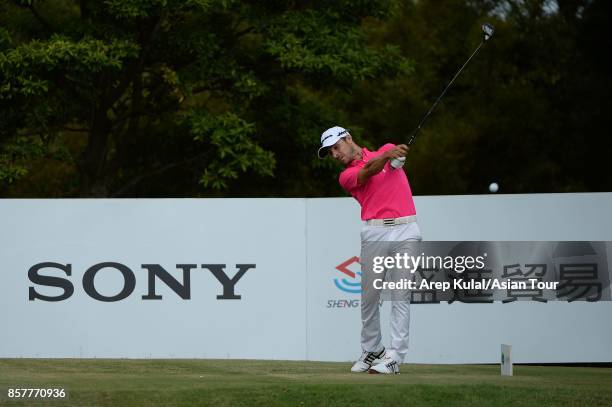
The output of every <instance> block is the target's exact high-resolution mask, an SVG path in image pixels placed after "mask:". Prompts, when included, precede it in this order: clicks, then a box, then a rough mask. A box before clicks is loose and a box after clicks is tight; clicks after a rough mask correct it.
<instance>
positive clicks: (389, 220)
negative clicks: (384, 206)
mask: <svg viewBox="0 0 612 407" xmlns="http://www.w3.org/2000/svg"><path fill="white" fill-rule="evenodd" d="M383 225H384V226H394V225H395V219H393V218H387V219H383Z"/></svg>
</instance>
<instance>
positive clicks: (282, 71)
mask: <svg viewBox="0 0 612 407" xmlns="http://www.w3.org/2000/svg"><path fill="white" fill-rule="evenodd" d="M395 5H396V2H393V1H388V0H387V1H376V2H364V1H343V2H338V3H334V2H313V3H311V4H308V5H305V4H302V3H299V2H239V1H231V0H189V1H179V0H127V1H124V0H122V1H116V0H105V1H102V2H79V3H75V2H72V1H69V0H63V1H58V2H38V1H34V2H23V1H13V2H9V3H6V4H3V6H2V7H3V8H4V9H5V10H6V13H3V16H2V17H0V25H1V26H2V27H3V28H2V30H0V109H1V110H2V112H3V117H6V118H7V120H5V121H3V122H2V123H1V124H0V145H4V144H5V143H9V140H11V139H13V138H14V137H15V136H16V135H17V134H31V135H32V136H24V137H26V139H25V140H29V143H35V140H36V138H37V137H41V138H43V139H44V140H46V144H45V148H44V149H43V151H42V152H37V153H36V154H34V149H32V151H29V152H28V151H26V150H24V151H23V153H22V156H21V160H22V161H23V162H24V166H22V167H19V168H21V169H20V170H16V168H17V167H15V165H16V164H15V162H16V161H15V160H14V159H10V160H9V159H6V158H5V159H3V161H1V162H0V165H2V167H3V171H4V173H6V174H7V175H6V176H4V177H3V178H2V179H0V188H2V185H4V191H5V193H7V194H9V195H11V194H19V193H20V192H22V189H20V188H26V185H31V182H32V180H33V179H38V178H36V176H35V175H38V174H39V173H41V172H43V171H44V173H48V174H51V173H54V172H53V171H50V170H49V168H48V165H56V166H58V167H61V168H62V170H61V171H59V170H58V172H59V173H61V174H62V176H63V177H66V179H65V180H64V181H65V185H66V188H65V189H62V188H60V189H59V190H57V191H55V192H53V193H52V194H53V196H130V195H132V196H158V195H159V196H167V195H178V196H193V195H205V194H213V195H215V194H219V193H228V194H235V193H236V190H240V191H242V193H243V194H251V193H252V192H251V190H255V189H254V188H255V186H256V185H257V184H258V183H260V182H262V180H265V179H267V180H268V181H263V182H264V183H268V182H269V183H270V184H268V185H267V186H266V189H269V190H272V189H273V188H274V185H277V186H278V185H284V183H285V179H284V178H285V177H286V174H287V172H289V173H296V172H299V173H301V176H303V177H304V178H312V177H313V171H314V174H317V173H319V172H323V173H325V174H327V176H332V175H333V174H334V173H335V170H336V168H335V167H334V166H333V165H330V164H328V163H325V164H324V165H322V166H318V167H314V168H312V165H310V162H311V160H312V158H311V157H312V156H313V148H314V146H315V145H316V139H317V138H318V134H319V133H320V131H321V129H322V128H324V127H325V126H327V125H328V124H329V123H330V122H332V121H334V120H337V118H338V117H339V113H340V112H341V111H342V104H343V103H344V100H345V99H346V95H349V94H350V91H351V89H352V88H353V87H354V86H355V84H358V83H359V82H362V81H367V80H378V79H379V78H383V77H396V76H398V75H404V74H406V73H408V72H410V69H411V65H410V63H409V62H408V60H407V59H406V58H404V57H403V56H402V55H401V54H400V52H399V49H398V48H397V47H394V46H393V45H391V44H389V46H385V47H380V48H379V49H376V48H374V47H369V46H368V45H367V38H366V36H365V34H364V29H363V21H364V19H373V18H384V17H388V16H390V15H392V13H393V10H394V9H396V6H395ZM338 92H340V93H339V95H340V96H339V97H338V98H335V97H334V98H331V97H330V96H331V95H338ZM336 99H337V100H336ZM302 108H303V109H302ZM315 111H316V112H319V113H320V115H315V114H313V112H315ZM69 134H72V135H73V136H74V137H68V135H69ZM282 134H296V135H298V138H283V139H282V140H278V138H279V135H282ZM295 141H298V143H297V144H295V145H291V144H292V143H295ZM67 143H69V144H67ZM7 145H8V144H7ZM51 145H53V146H55V147H54V148H55V149H56V150H57V151H59V150H62V151H69V152H70V154H66V155H64V156H63V157H61V156H60V157H58V156H57V154H55V155H54V154H53V152H52V151H51V149H50V148H49V147H48V146H51ZM41 154H42V156H41ZM296 156H301V157H302V158H300V159H298V160H296V159H295V157H296ZM26 163H27V164H26ZM65 166H72V167H73V171H66V170H65ZM277 171H282V173H283V174H284V175H283V177H278V172H277ZM8 174H10V175H8ZM334 176H335V175H334ZM281 178H282V179H281ZM41 179H44V176H43V177H41ZM9 181H10V183H11V187H10V188H8V187H7V185H8V183H9ZM294 184H295V183H294ZM48 185H51V183H48ZM54 185H55V184H54ZM282 188H284V186H283V187H281V189H282ZM291 188H292V189H293V190H292V191H288V190H285V191H280V193H282V194H286V193H290V194H291V193H298V190H296V189H295V186H294V185H292V186H291ZM328 188H330V187H328ZM331 188H333V190H337V186H334V187H331ZM256 190H257V191H258V192H259V193H261V188H259V189H256ZM0 192H1V190H0Z"/></svg>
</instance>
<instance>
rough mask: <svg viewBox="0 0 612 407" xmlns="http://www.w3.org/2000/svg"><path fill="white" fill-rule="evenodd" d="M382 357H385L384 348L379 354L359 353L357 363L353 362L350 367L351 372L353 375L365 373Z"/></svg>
mask: <svg viewBox="0 0 612 407" xmlns="http://www.w3.org/2000/svg"><path fill="white" fill-rule="evenodd" d="M384 356H385V348H383V350H381V351H380V352H368V351H365V350H364V351H363V352H362V353H361V356H360V357H359V360H357V362H355V364H354V365H353V367H351V372H353V373H362V372H367V371H368V369H370V368H371V367H372V365H374V364H375V363H378V362H379V361H380V359H381V358H383V357H384Z"/></svg>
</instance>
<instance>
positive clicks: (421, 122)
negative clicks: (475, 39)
mask: <svg viewBox="0 0 612 407" xmlns="http://www.w3.org/2000/svg"><path fill="white" fill-rule="evenodd" d="M484 43H485V40H482V41H481V42H480V44H479V45H478V47H476V49H475V50H474V52H472V55H470V57H469V58H468V59H467V60H466V61H465V63H464V64H463V65H462V66H461V68H459V70H458V71H457V73H456V74H455V76H453V79H451V81H450V82H449V83H448V85H446V87H445V88H444V90H443V91H442V93H440V96H438V98H437V99H436V101H435V102H434V103H433V105H431V107H430V108H429V110H428V111H427V113H425V115H424V116H423V118H422V119H421V121H420V122H419V125H418V126H417V127H416V128H415V129H414V131H413V132H412V135H411V136H410V139H409V140H408V145H412V144H413V143H414V141H415V140H416V136H417V134H418V133H419V131H420V130H421V127H423V124H425V121H427V118H428V117H429V115H430V114H431V112H433V111H434V109H435V108H436V106H437V105H438V103H439V102H440V100H441V99H442V97H443V96H444V95H445V94H446V91H447V90H448V88H450V87H451V85H452V84H453V82H455V79H457V77H458V76H459V74H460V73H461V71H463V68H465V67H466V65H467V64H468V63H469V62H470V60H471V59H472V58H473V57H474V55H476V53H477V52H478V50H479V49H480V47H482V45H483V44H484Z"/></svg>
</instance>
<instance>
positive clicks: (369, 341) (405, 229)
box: [361, 222, 421, 363]
mask: <svg viewBox="0 0 612 407" xmlns="http://www.w3.org/2000/svg"><path fill="white" fill-rule="evenodd" d="M420 240H421V231H420V230H419V225H418V224H417V223H416V222H411V223H405V224H402V225H396V226H368V225H364V226H363V228H362V229H361V258H362V259H364V258H365V257H366V253H365V251H366V250H367V252H368V254H371V253H372V250H374V251H376V254H377V255H381V256H394V255H395V253H400V252H401V253H405V252H407V251H411V250H415V249H416V245H410V244H408V245H406V244H404V245H402V244H401V243H402V242H414V241H420ZM377 242H380V243H379V244H377ZM377 245H378V247H376V246H377ZM409 254H410V255H414V256H417V255H418V253H416V252H415V253H409ZM362 270H364V271H363V272H362V276H361V347H362V348H363V350H365V351H368V352H380V351H381V350H382V349H383V347H384V346H383V344H382V335H381V331H380V308H379V306H380V291H379V290H376V289H375V288H374V286H373V282H374V279H380V278H382V279H384V278H385V275H386V273H387V270H385V271H383V272H382V273H373V272H372V270H367V269H366V268H365V267H364V265H363V263H362ZM406 299H407V300H406V301H392V303H391V304H392V305H391V327H390V328H391V331H390V334H391V335H390V336H391V345H390V346H389V347H388V348H387V354H388V355H389V356H390V357H392V358H393V360H395V361H397V362H399V363H402V362H403V361H404V358H405V357H406V355H407V354H408V335H409V332H410V297H409V296H408V295H406Z"/></svg>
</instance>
